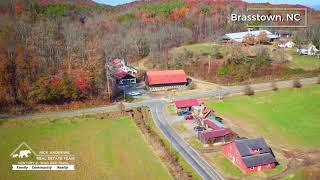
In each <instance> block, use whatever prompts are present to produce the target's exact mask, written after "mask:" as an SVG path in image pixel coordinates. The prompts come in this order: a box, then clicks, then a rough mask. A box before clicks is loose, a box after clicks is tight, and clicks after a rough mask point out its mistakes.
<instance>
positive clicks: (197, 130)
mask: <svg viewBox="0 0 320 180" xmlns="http://www.w3.org/2000/svg"><path fill="white" fill-rule="evenodd" d="M193 129H194V130H195V131H196V132H201V131H204V130H206V128H205V127H203V126H196V127H194V128H193Z"/></svg>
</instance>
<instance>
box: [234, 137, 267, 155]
mask: <svg viewBox="0 0 320 180" xmlns="http://www.w3.org/2000/svg"><path fill="white" fill-rule="evenodd" d="M234 142H235V144H236V146H237V149H238V151H239V153H240V155H241V156H242V157H244V156H250V155H252V154H253V153H252V149H259V151H260V153H261V154H262V153H270V152H271V150H270V148H269V147H268V145H267V144H266V142H265V140H264V139H263V138H255V139H237V140H235V141H234Z"/></svg>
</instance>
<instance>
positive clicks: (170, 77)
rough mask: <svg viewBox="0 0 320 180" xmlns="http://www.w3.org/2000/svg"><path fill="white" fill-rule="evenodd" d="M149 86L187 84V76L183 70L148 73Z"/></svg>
mask: <svg viewBox="0 0 320 180" xmlns="http://www.w3.org/2000/svg"><path fill="white" fill-rule="evenodd" d="M146 75H147V82H148V84H149V85H158V84H174V83H186V82H187V75H186V73H185V72H184V71H183V70H166V71H148V72H147V73H146Z"/></svg>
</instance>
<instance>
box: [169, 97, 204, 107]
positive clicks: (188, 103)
mask: <svg viewBox="0 0 320 180" xmlns="http://www.w3.org/2000/svg"><path fill="white" fill-rule="evenodd" d="M174 104H175V105H176V107H177V108H185V107H191V106H200V105H201V102H199V101H198V100H196V99H188V100H181V101H175V102H174Z"/></svg>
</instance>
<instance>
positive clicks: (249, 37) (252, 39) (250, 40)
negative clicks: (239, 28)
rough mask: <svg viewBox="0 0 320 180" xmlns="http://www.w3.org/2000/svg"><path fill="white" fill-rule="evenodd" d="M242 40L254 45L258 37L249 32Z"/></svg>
mask: <svg viewBox="0 0 320 180" xmlns="http://www.w3.org/2000/svg"><path fill="white" fill-rule="evenodd" d="M242 42H244V43H246V44H248V45H254V44H255V43H256V39H255V37H254V35H253V34H251V33H247V34H246V35H245V36H244V37H243V40H242Z"/></svg>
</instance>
